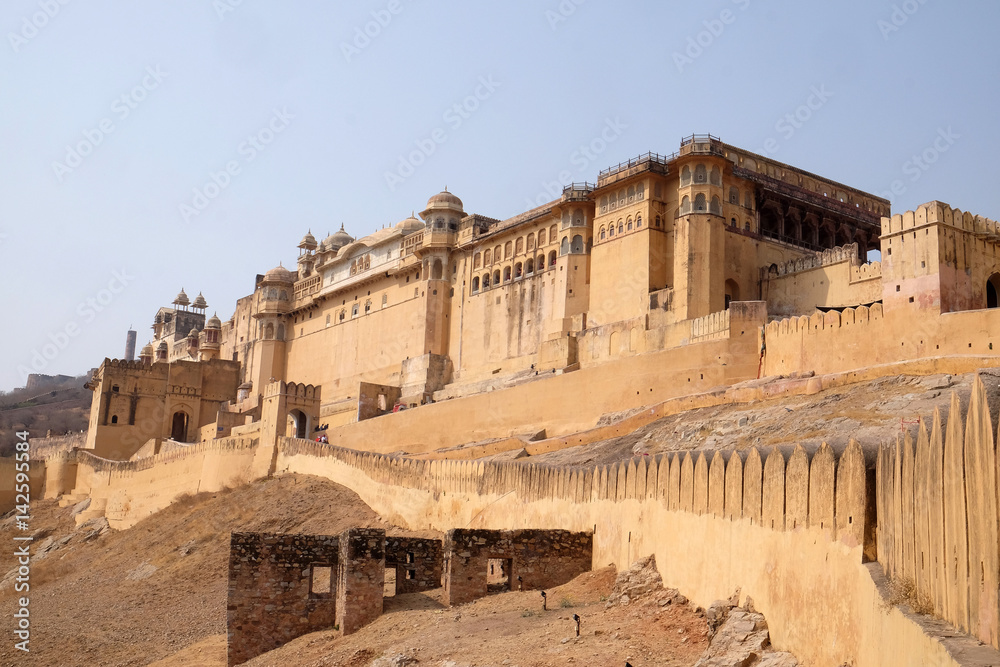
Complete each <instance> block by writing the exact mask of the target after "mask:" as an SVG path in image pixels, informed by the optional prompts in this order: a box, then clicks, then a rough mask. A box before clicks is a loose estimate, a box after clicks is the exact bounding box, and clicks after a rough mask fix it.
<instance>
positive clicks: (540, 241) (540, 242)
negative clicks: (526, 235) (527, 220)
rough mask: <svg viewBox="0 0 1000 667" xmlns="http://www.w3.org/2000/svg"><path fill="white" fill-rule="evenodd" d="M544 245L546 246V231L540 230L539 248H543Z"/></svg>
mask: <svg viewBox="0 0 1000 667" xmlns="http://www.w3.org/2000/svg"><path fill="white" fill-rule="evenodd" d="M543 245H545V230H544V229H539V230H538V247H539V248H541V247H542V246H543Z"/></svg>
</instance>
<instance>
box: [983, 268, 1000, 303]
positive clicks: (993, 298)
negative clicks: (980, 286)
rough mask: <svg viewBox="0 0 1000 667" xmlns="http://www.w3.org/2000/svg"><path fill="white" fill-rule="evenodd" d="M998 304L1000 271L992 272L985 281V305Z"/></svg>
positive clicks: (999, 301) (999, 299)
mask: <svg viewBox="0 0 1000 667" xmlns="http://www.w3.org/2000/svg"><path fill="white" fill-rule="evenodd" d="M997 306H1000V273H994V274H993V275H992V276H990V277H989V280H987V281H986V307H987V308H996V307H997Z"/></svg>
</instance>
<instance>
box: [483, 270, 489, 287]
mask: <svg viewBox="0 0 1000 667" xmlns="http://www.w3.org/2000/svg"><path fill="white" fill-rule="evenodd" d="M489 286H490V274H488V273H484V274H483V289H486V288H487V287H489Z"/></svg>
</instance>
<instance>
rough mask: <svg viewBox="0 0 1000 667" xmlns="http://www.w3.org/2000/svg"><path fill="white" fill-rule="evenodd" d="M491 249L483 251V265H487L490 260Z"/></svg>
mask: <svg viewBox="0 0 1000 667" xmlns="http://www.w3.org/2000/svg"><path fill="white" fill-rule="evenodd" d="M492 259H493V257H492V251H490V250H487V251H485V252H484V253H483V266H489V265H490V262H491V261H492Z"/></svg>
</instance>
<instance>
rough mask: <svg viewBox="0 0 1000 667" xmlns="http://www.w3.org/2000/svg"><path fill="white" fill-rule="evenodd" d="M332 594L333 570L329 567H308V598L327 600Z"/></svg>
mask: <svg viewBox="0 0 1000 667" xmlns="http://www.w3.org/2000/svg"><path fill="white" fill-rule="evenodd" d="M332 592H333V568H332V567H331V566H330V565H311V566H310V567H309V597H311V598H328V597H330V595H331V593H332Z"/></svg>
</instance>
